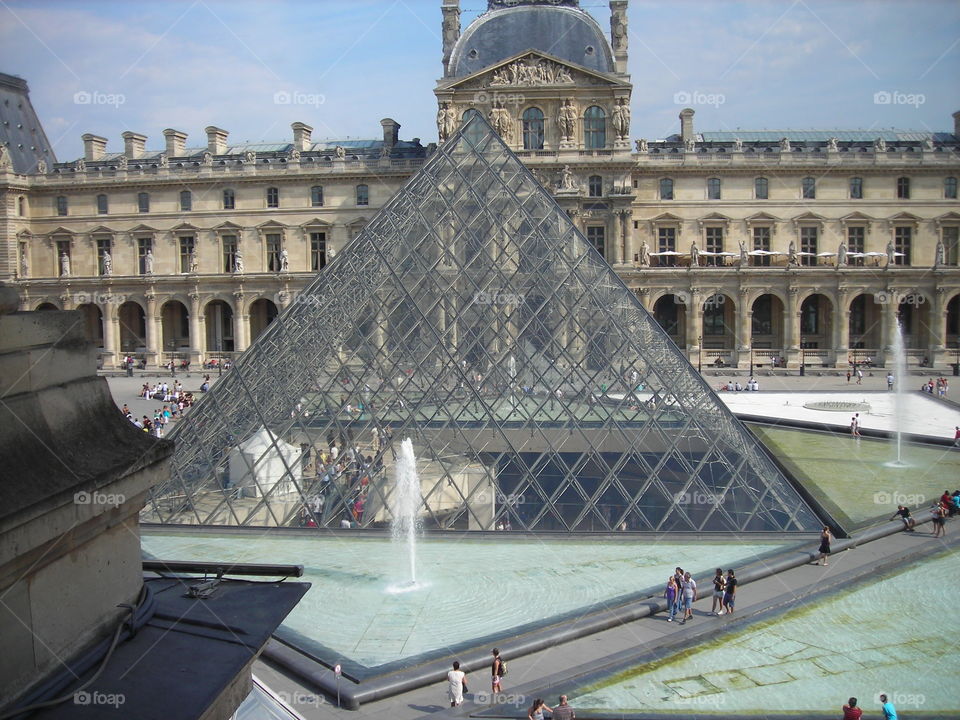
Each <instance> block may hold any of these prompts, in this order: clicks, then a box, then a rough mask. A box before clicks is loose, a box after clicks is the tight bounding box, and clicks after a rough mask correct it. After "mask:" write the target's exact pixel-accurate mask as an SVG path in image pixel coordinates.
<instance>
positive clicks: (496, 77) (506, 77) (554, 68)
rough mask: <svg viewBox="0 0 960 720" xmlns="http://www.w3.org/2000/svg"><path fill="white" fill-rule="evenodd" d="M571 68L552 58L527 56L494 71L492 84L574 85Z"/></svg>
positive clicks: (522, 85) (525, 85)
mask: <svg viewBox="0 0 960 720" xmlns="http://www.w3.org/2000/svg"><path fill="white" fill-rule="evenodd" d="M572 84H573V76H572V75H571V74H570V70H569V68H566V67H564V66H563V65H560V64H559V63H555V62H553V61H552V60H546V59H540V60H536V59H534V58H526V59H520V60H515V61H513V62H512V63H510V64H509V65H506V66H504V67H502V68H497V69H496V70H494V72H493V78H492V79H491V80H490V86H491V87H496V86H516V87H529V86H531V85H572Z"/></svg>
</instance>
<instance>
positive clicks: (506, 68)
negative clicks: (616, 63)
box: [447, 51, 622, 90]
mask: <svg viewBox="0 0 960 720" xmlns="http://www.w3.org/2000/svg"><path fill="white" fill-rule="evenodd" d="M619 84H622V83H620V82H619V81H617V80H616V79H613V78H610V77H608V76H606V75H604V74H603V73H598V72H596V71H593V70H588V69H587V68H584V67H580V66H578V65H574V64H572V63H568V62H565V61H563V60H560V59H558V58H555V57H552V56H550V55H547V54H546V53H541V52H535V51H529V52H525V53H521V54H520V55H515V56H514V57H512V58H508V59H506V60H504V61H503V62H500V63H497V64H496V65H491V66H490V67H487V68H484V69H483V70H480V71H478V72H476V73H474V74H473V75H468V76H467V77H465V78H460V79H458V80H456V81H454V82H452V83H450V85H448V86H447V89H450V90H473V89H479V88H497V89H499V88H530V87H574V86H578V85H619Z"/></svg>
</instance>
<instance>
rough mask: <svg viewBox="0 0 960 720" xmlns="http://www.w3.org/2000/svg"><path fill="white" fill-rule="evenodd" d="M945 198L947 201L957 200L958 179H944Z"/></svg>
mask: <svg viewBox="0 0 960 720" xmlns="http://www.w3.org/2000/svg"><path fill="white" fill-rule="evenodd" d="M943 197H944V198H946V199H947V200H956V199H957V179H956V178H955V177H947V178H944V179H943Z"/></svg>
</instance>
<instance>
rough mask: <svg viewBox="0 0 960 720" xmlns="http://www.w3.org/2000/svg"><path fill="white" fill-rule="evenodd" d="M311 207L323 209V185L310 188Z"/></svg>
mask: <svg viewBox="0 0 960 720" xmlns="http://www.w3.org/2000/svg"><path fill="white" fill-rule="evenodd" d="M310 207H323V185H314V186H313V187H312V188H310Z"/></svg>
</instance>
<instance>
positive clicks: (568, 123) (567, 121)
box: [557, 98, 577, 141]
mask: <svg viewBox="0 0 960 720" xmlns="http://www.w3.org/2000/svg"><path fill="white" fill-rule="evenodd" d="M576 123H577V111H576V110H574V109H573V98H567V99H566V100H564V101H563V106H562V107H561V108H560V114H559V115H558V116H557V124H558V125H559V126H560V137H561V139H562V140H567V141H569V140H573V133H574V132H575V130H576Z"/></svg>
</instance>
